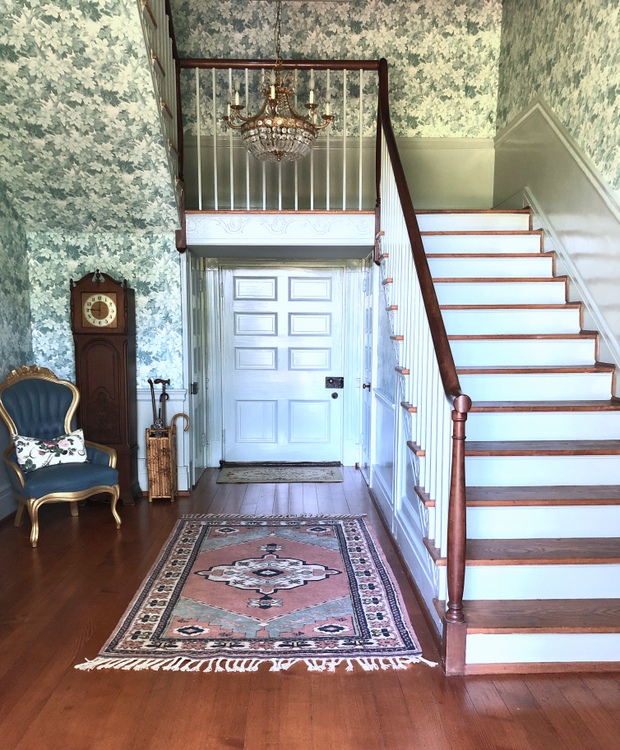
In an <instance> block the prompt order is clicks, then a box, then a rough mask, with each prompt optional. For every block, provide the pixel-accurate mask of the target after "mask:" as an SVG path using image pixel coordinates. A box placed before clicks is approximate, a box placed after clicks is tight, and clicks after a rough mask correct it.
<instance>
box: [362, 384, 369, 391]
mask: <svg viewBox="0 0 620 750" xmlns="http://www.w3.org/2000/svg"><path fill="white" fill-rule="evenodd" d="M362 388H368V390H370V383H364V385H363V386H362Z"/></svg>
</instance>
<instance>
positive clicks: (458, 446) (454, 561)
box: [443, 395, 471, 675]
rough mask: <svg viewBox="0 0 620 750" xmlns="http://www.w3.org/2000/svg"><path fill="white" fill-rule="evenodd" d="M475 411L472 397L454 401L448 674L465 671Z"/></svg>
mask: <svg viewBox="0 0 620 750" xmlns="http://www.w3.org/2000/svg"><path fill="white" fill-rule="evenodd" d="M470 409H471V399H470V398H469V396H465V395H460V396H457V398H456V399H455V400H454V409H453V411H452V423H453V431H452V475H451V478H450V507H449V509H448V556H447V576H448V604H447V607H446V612H445V615H444V625H443V663H444V670H445V672H446V674H447V675H458V674H463V673H464V671H465V641H466V635H467V625H466V622H465V614H464V612H463V590H464V588H465V546H466V542H467V525H466V510H467V508H466V499H467V498H466V491H465V423H466V421H467V413H468V412H469V410H470Z"/></svg>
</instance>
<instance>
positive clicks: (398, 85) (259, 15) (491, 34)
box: [171, 0, 501, 138]
mask: <svg viewBox="0 0 620 750" xmlns="http://www.w3.org/2000/svg"><path fill="white" fill-rule="evenodd" d="M171 4H172V11H173V18H174V24H175V32H176V37H177V44H178V47H179V55H180V56H181V57H217V58H226V57H232V58H236V57H237V58H273V56H274V40H273V28H274V21H275V3H273V2H269V1H268V0H171ZM500 24H501V2H500V0H419V2H403V1H402V0H351V2H285V3H283V13H282V56H283V57H284V58H311V59H312V58H315V59H339V58H345V59H347V58H348V59H364V58H370V59H378V58H380V57H385V58H387V60H388V63H389V64H390V84H391V85H390V87H391V91H392V92H393V93H396V92H398V93H397V95H396V96H394V97H393V99H392V104H391V106H392V118H393V121H394V126H395V130H396V134H397V135H399V136H424V137H461V138H468V137H476V138H489V137H492V136H493V135H494V134H495V113H496V104H497V65H498V59H499V46H500ZM193 96H194V93H193V87H192V86H191V84H190V85H186V86H184V88H183V97H184V98H183V111H184V121H185V125H186V127H187V128H188V129H189V130H190V131H191V130H193V128H192V118H193V114H192V113H193V109H194V108H193ZM223 106H224V105H223ZM223 114H225V112H224V111H223V110H222V115H223Z"/></svg>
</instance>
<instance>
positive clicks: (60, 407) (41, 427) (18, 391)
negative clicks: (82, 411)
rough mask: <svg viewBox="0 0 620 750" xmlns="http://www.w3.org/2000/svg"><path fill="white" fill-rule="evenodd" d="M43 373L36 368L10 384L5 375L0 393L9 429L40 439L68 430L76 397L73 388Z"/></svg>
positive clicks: (76, 401)
mask: <svg viewBox="0 0 620 750" xmlns="http://www.w3.org/2000/svg"><path fill="white" fill-rule="evenodd" d="M45 372H46V371H45V370H42V369H39V368H37V372H36V374H34V373H33V374H32V375H31V376H28V375H26V376H22V377H21V378H20V379H16V380H15V381H14V382H12V383H11V382H10V378H9V379H8V381H9V382H8V384H7V385H6V386H5V387H4V388H3V389H2V391H1V392H0V411H2V412H3V415H2V416H3V417H4V419H5V421H6V422H7V427H8V428H9V432H11V433H13V434H18V435H26V436H29V437H37V438H41V439H43V440H50V439H52V438H55V437H58V436H59V435H62V434H64V433H67V432H70V430H71V421H72V418H73V414H74V413H75V409H76V407H77V403H78V400H79V395H78V392H77V389H76V388H75V386H73V385H72V384H71V383H69V382H67V381H64V380H58V379H57V378H56V377H55V376H53V375H51V373H50V375H51V377H50V375H47V374H44V373H45ZM48 372H49V371H48ZM41 373H43V374H41Z"/></svg>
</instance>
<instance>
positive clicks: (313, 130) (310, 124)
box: [224, 0, 334, 162]
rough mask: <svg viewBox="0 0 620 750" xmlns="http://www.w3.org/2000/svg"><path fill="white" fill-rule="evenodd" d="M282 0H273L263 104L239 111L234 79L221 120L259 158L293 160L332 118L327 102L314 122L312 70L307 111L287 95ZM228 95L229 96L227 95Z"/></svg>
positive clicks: (303, 153) (308, 147) (290, 92)
mask: <svg viewBox="0 0 620 750" xmlns="http://www.w3.org/2000/svg"><path fill="white" fill-rule="evenodd" d="M281 19H282V0H277V11H276V28H275V48H276V58H275V66H274V67H273V68H272V69H271V71H270V72H269V73H268V74H267V73H265V74H264V75H263V88H262V92H261V93H262V95H263V98H264V102H263V105H262V107H261V109H260V112H259V113H258V114H257V115H251V114H250V113H249V112H248V114H247V116H245V115H242V114H241V110H242V109H244V106H243V105H241V104H240V97H239V85H238V81H236V82H235V96H234V101H235V103H234V104H232V103H231V102H230V101H229V103H228V107H227V110H228V114H227V115H226V117H224V123H225V124H226V125H227V126H228V127H229V128H231V129H232V130H239V131H240V133H241V138H242V139H243V144H244V146H245V148H246V149H247V151H248V152H249V153H250V154H252V155H253V156H255V157H256V158H257V159H260V160H261V161H277V162H282V161H297V160H298V159H302V158H303V157H304V156H306V155H307V154H309V153H310V151H311V149H312V147H313V145H314V142H315V140H316V138H317V135H318V133H319V131H321V130H323V129H324V128H327V127H329V125H331V124H332V122H333V121H334V116H333V115H332V114H331V102H330V101H329V100H328V101H327V102H326V106H325V114H324V115H322V120H323V122H322V123H321V124H320V125H319V124H317V122H316V120H317V113H316V102H315V89H314V70H311V71H310V91H309V96H308V103H307V104H306V105H305V107H306V109H307V110H308V114H307V115H301V114H299V112H297V110H296V109H295V108H294V107H293V105H292V104H291V101H290V97H291V96H293V95H294V94H295V91H294V89H293V88H291V86H290V81H291V79H292V76H291V75H289V74H287V73H284V72H283V69H282V58H281V57H280V26H281ZM230 98H232V97H230Z"/></svg>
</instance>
